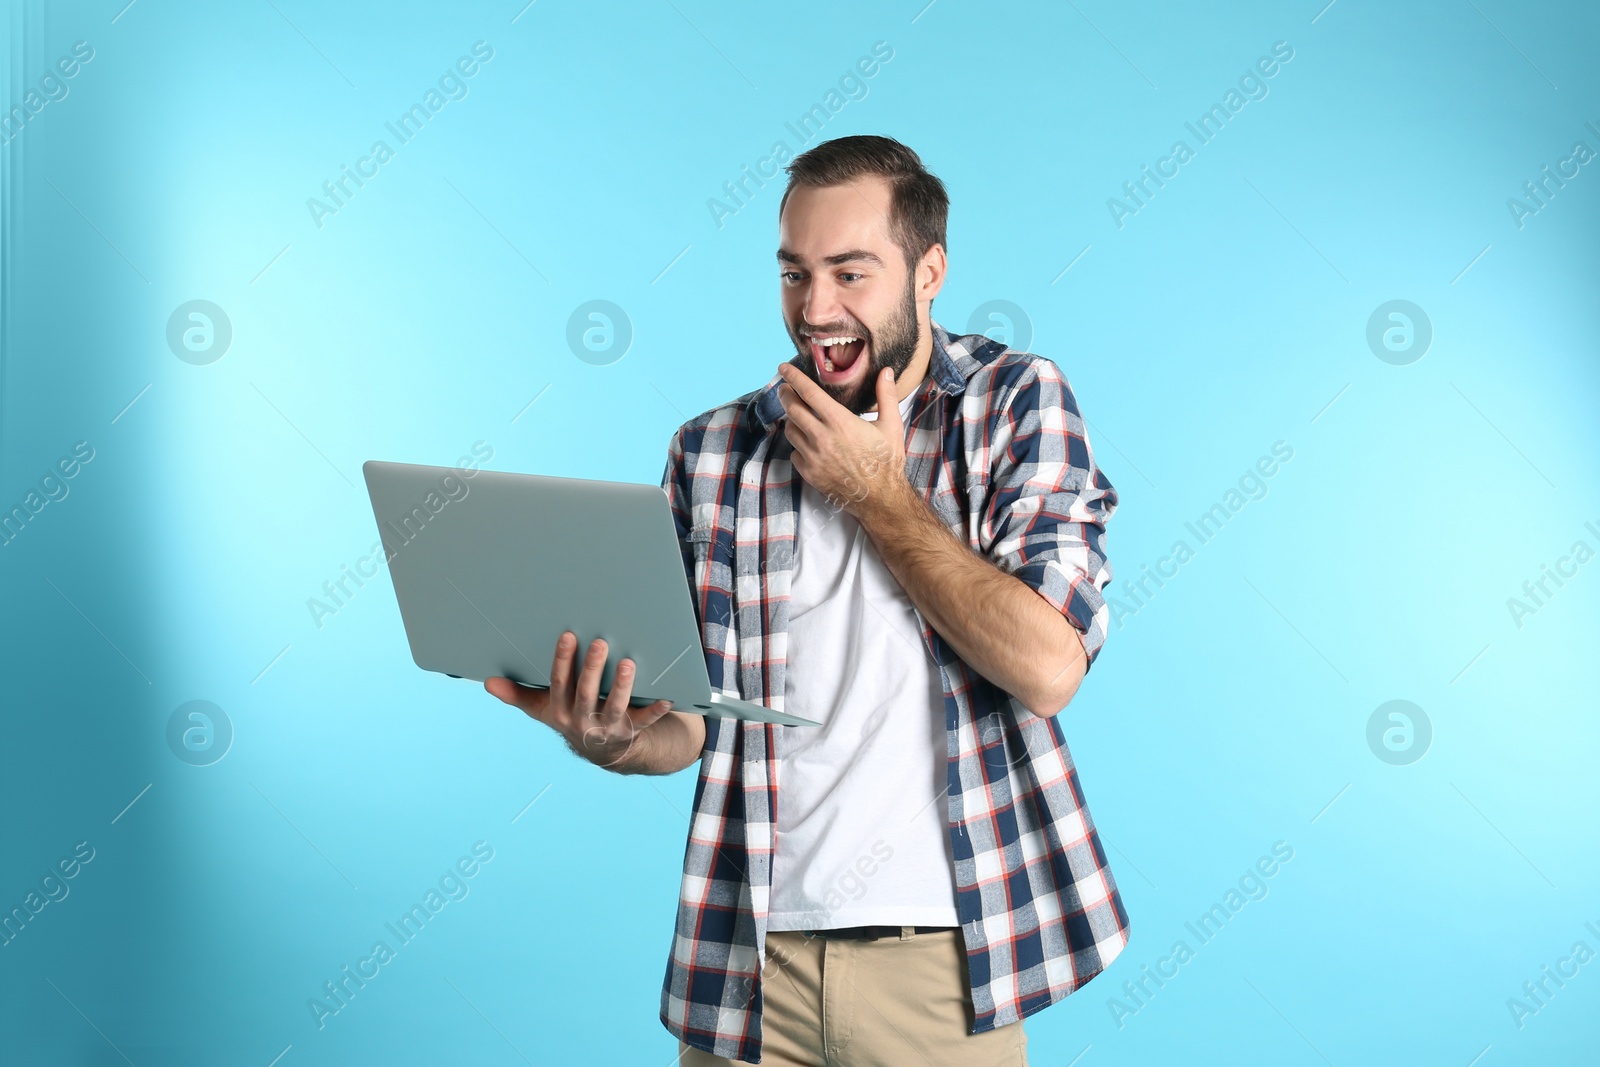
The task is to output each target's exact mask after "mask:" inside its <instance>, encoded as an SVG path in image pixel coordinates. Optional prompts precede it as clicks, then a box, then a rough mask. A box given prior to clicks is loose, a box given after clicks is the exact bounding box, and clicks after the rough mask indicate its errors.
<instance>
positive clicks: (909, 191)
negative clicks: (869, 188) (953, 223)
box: [778, 134, 950, 268]
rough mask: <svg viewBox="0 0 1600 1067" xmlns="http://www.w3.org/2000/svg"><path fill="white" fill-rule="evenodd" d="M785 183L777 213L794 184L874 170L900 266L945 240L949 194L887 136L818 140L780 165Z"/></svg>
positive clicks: (834, 180) (842, 179)
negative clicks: (884, 193)
mask: <svg viewBox="0 0 1600 1067" xmlns="http://www.w3.org/2000/svg"><path fill="white" fill-rule="evenodd" d="M784 170H785V171H787V172H788V174H789V185H788V188H786V189H784V191H783V199H782V200H780V201H779V202H778V217H779V218H780V219H781V218H782V217H783V206H784V205H785V204H787V203H788V202H789V194H790V193H791V192H793V191H794V188H795V186H797V185H809V186H814V187H819V186H828V185H844V184H845V183H847V182H851V181H854V180H855V179H856V178H860V177H863V176H865V175H869V174H876V175H879V176H880V177H883V178H887V179H888V181H889V189H890V195H889V232H890V234H891V236H892V237H893V238H894V242H895V243H896V244H898V245H899V246H900V250H901V252H903V253H904V254H905V257H906V266H907V267H908V268H912V267H915V266H916V263H917V261H918V260H919V259H921V258H922V254H923V253H924V252H926V251H927V250H928V249H929V248H932V247H933V246H934V245H939V246H941V247H943V248H944V249H946V250H947V251H948V250H949V247H950V246H949V245H948V244H946V243H945V220H946V218H947V217H948V216H949V214H950V197H949V195H948V194H947V193H946V192H945V188H944V183H943V182H941V181H940V180H939V179H938V177H936V176H935V175H934V174H932V173H931V172H930V171H928V170H927V168H925V167H924V166H923V165H922V159H921V158H920V157H919V156H918V155H917V154H916V153H915V152H913V151H912V150H911V149H909V148H907V147H906V146H905V145H903V144H901V143H900V142H899V141H896V140H895V139H894V138H892V137H879V136H876V135H874V134H858V135H855V136H851V137H836V138H834V139H833V140H831V141H823V142H822V143H821V144H819V145H817V146H816V147H815V148H811V149H808V150H807V151H805V152H802V153H800V154H799V155H798V156H796V157H795V158H794V160H793V161H792V162H790V164H789V165H788V166H787V167H785V168H784Z"/></svg>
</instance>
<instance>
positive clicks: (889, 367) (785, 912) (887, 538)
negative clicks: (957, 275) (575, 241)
mask: <svg viewBox="0 0 1600 1067" xmlns="http://www.w3.org/2000/svg"><path fill="white" fill-rule="evenodd" d="M787 170H788V173H789V185H788V189H787V190H786V192H785V193H784V197H783V201H782V203H781V204H780V205H779V246H778V268H779V274H780V282H779V286H780V293H781V297H782V305H783V314H784V321H785V325H786V326H787V328H788V332H789V335H790V337H791V338H792V339H793V341H794V344H795V348H796V350H797V354H796V355H795V356H794V357H793V358H791V359H790V360H789V361H788V362H787V363H785V364H783V365H781V366H780V367H779V368H778V373H777V374H776V375H774V377H773V378H772V379H770V380H769V381H768V382H767V384H766V385H765V386H763V387H762V388H761V389H758V390H755V391H753V392H750V393H746V394H745V395H743V396H741V397H739V398H738V399H736V400H734V401H731V402H730V403H727V404H724V405H722V406H720V407H717V408H714V409H712V410H711V411H708V412H705V413H704V414H702V415H699V416H697V417H696V418H694V419H691V420H690V421H689V422H687V423H686V424H684V425H683V426H682V427H680V428H679V430H678V432H677V433H676V434H675V435H674V436H673V438H672V441H671V444H670V445H669V448H668V461H667V468H666V472H665V476H664V478H663V481H662V485H663V488H664V489H665V490H666V491H667V493H668V495H669V497H670V500H671V504H672V512H673V515H674V516H675V518H676V521H677V525H678V535H679V538H680V541H681V543H682V548H683V552H684V566H685V568H686V570H687V572H688V575H689V579H690V584H691V589H692V590H693V592H694V595H695V603H696V609H697V612H698V614H699V619H700V624H701V638H702V643H703V644H704V651H705V655H706V661H707V665H708V667H709V668H710V673H711V684H712V685H713V686H716V687H718V688H719V689H721V690H722V691H724V692H727V693H729V694H734V695H738V696H740V697H742V698H744V699H746V700H754V701H757V702H760V703H764V704H767V705H768V706H770V707H773V708H777V709H781V710H787V711H792V712H795V713H798V714H801V715H805V716H807V717H809V718H812V719H815V720H817V721H819V722H821V723H822V726H821V727H818V728H803V727H785V726H774V725H770V724H763V723H750V722H740V721H737V720H733V719H719V718H712V719H707V718H703V717H701V716H696V715H689V714H685V713H682V712H677V711H669V710H668V709H667V707H666V706H665V704H664V703H661V702H658V703H657V704H653V705H649V706H644V707H638V708H630V707H629V706H628V696H629V690H630V686H631V683H632V665H631V663H630V662H629V661H627V660H623V661H622V662H621V663H620V664H619V665H618V669H617V678H616V685H615V687H614V689H613V691H612V693H611V694H610V695H609V697H608V698H607V699H606V700H605V701H601V700H599V697H598V687H599V679H600V673H601V670H602V669H603V667H604V664H605V661H606V651H605V646H604V643H603V642H601V641H596V642H594V643H593V644H591V646H590V647H589V649H588V651H587V654H586V657H585V659H584V662H583V664H582V665H581V668H580V667H579V666H578V665H577V664H576V663H575V655H576V645H577V641H576V637H575V636H574V635H573V634H571V633H570V632H569V633H567V634H563V635H562V639H561V643H560V644H559V645H558V647H557V650H556V656H555V661H554V664H553V669H552V684H551V688H550V689H549V690H548V691H533V690H526V689H521V688H519V687H517V686H515V685H513V684H512V683H511V682H509V681H508V680H506V679H499V678H497V679H490V681H489V682H487V683H485V684H486V687H487V688H488V689H489V691H490V692H491V693H493V694H494V695H496V696H498V697H499V698H500V699H502V700H505V701H506V702H507V703H512V704H515V705H517V706H519V707H521V708H522V709H523V710H524V711H526V712H527V713H528V714H529V715H532V716H533V717H534V718H537V719H539V720H540V721H542V722H546V723H548V724H550V725H551V726H552V727H554V728H555V729H557V730H558V731H559V732H560V733H561V734H562V735H563V736H564V737H565V738H566V739H567V742H568V743H569V745H571V746H572V748H573V750H574V751H575V752H577V753H578V754H579V755H582V756H584V757H585V758H587V759H590V760H593V761H594V762H596V763H598V764H600V765H602V766H607V767H609V768H610V769H612V770H615V771H619V772H622V773H642V774H667V773H672V772H675V771H678V770H681V769H683V768H685V767H687V766H689V765H690V764H692V763H693V762H694V761H695V760H697V759H698V760H700V777H699V781H698V783H697V785H696V788H695V799H694V813H693V815H692V817H691V822H690V827H689V841H688V846H687V848H686V850H685V855H684V870H683V882H682V888H681V891H680V896H679V904H678V919H677V929H676V933H675V935H674V938H673V944H672V951H671V955H670V958H669V960H668V963H667V972H666V978H665V982H664V984H663V989H662V998H661V1019H662V1022H663V1024H664V1025H665V1026H666V1027H667V1029H668V1030H669V1031H670V1032H672V1033H673V1034H674V1035H676V1036H677V1037H678V1038H679V1039H680V1051H681V1053H682V1057H681V1061H680V1062H681V1063H682V1064H683V1065H684V1067H699V1065H708V1064H727V1063H729V1062H730V1061H731V1060H735V1059H736V1060H742V1061H746V1062H752V1063H754V1062H760V1063H764V1064H778V1065H791V1064H808V1065H818V1067H820V1065H823V1064H843V1063H849V1064H895V1065H909V1064H921V1063H928V1064H932V1065H942V1064H961V1065H963V1067H985V1065H991V1064H992V1065H1001V1064H1005V1065H1018V1064H1026V1051H1025V1050H1026V1038H1025V1036H1024V1034H1023V1026H1022V1018H1023V1016H1025V1015H1029V1014H1031V1013H1033V1012H1035V1011H1038V1010H1040V1009H1042V1008H1045V1007H1047V1006H1049V1005H1050V1004H1052V1003H1054V1002H1056V1001H1058V1000H1060V999H1062V998H1064V997H1066V996H1067V995H1068V994H1070V993H1072V992H1073V991H1074V990H1076V989H1078V988H1079V987H1080V986H1082V985H1083V983H1085V982H1087V981H1088V980H1089V979H1090V978H1092V977H1094V976H1095V975H1096V974H1098V973H1099V972H1100V971H1102V970H1103V969H1105V967H1106V966H1107V965H1108V964H1109V963H1110V962H1111V960H1112V959H1114V958H1115V957H1116V956H1117V954H1118V953H1119V952H1121V951H1122V949H1123V947H1124V946H1125V945H1126V944H1127V939H1128V917H1127V914H1126V912H1125V910H1124V909H1123V905H1122V900H1121V898H1120V896H1119V895H1118V892H1117V888H1116V883H1115V881H1114V880H1113V879H1112V876H1111V872H1110V870H1109V869H1108V867H1107V864H1106V857H1105V852H1104V851H1103V849H1102V848H1101V845H1100V841H1099V837H1098V835H1097V834H1096V832H1095V829H1094V824H1093V822H1092V820H1091V819H1090V817H1089V811H1088V808H1087V806H1086V805H1085V802H1084V799H1083V794H1082V791H1081V789H1080V788H1079V785H1078V780H1077V775H1076V772H1075V770H1074V767H1073V763H1072V758H1071V756H1070V754H1069V753H1068V750H1067V744H1066V741H1065V738H1064V736H1063V733H1062V730H1061V725H1060V723H1059V722H1058V720H1057V719H1056V714H1057V713H1058V712H1059V711H1060V710H1061V709H1062V708H1063V707H1065V706H1066V705H1067V703H1068V701H1070V700H1071V699H1072V697H1073V694H1074V693H1075V692H1076V691H1077V688H1078V685H1079V683H1080V682H1081V681H1082V680H1083V677H1084V674H1085V672H1086V671H1087V670H1088V667H1089V664H1090V663H1091V662H1092V660H1093V659H1094V657H1095V656H1096V654H1098V652H1099V650H1100V646H1101V644H1102V643H1103V641H1104V640H1105V636H1106V623H1107V620H1108V614H1109V613H1108V611H1107V608H1106V606H1105V602H1104V600H1103V598H1102V590H1103V589H1104V587H1105V586H1106V584H1107V583H1108V582H1109V581H1110V580H1111V570H1110V567H1109V565H1108V564H1107V562H1106V559H1105V554H1104V550H1103V537H1104V527H1105V523H1106V521H1107V520H1108V519H1109V518H1110V516H1111V514H1112V512H1113V510H1114V509H1115V508H1116V504H1117V496H1116V492H1115V490H1114V489H1113V488H1112V486H1111V483H1110V482H1109V481H1108V480H1107V479H1106V478H1105V476H1104V475H1103V474H1102V473H1101V472H1100V471H1099V469H1098V468H1097V467H1096V466H1095V462H1094V458H1093V455H1092V453H1091V451H1090V449H1089V443H1088V437H1087V434H1086V432H1085V428H1084V423H1083V419H1082V418H1081V416H1080V415H1079V413H1078V408H1077V404H1076V401H1075V400H1074V398H1073V395H1072V391H1071V389H1070V388H1069V387H1068V384H1067V381H1066V379H1065V378H1064V377H1063V375H1062V373H1061V370H1060V368H1058V367H1057V366H1056V365H1055V364H1054V363H1052V362H1050V361H1049V360H1046V359H1043V358H1041V357H1038V356H1035V355H1030V354H1027V353H1023V352H1016V351H1013V350H1011V349H1009V348H1006V347H1005V346H1004V345H1002V344H1000V343H998V342H994V341H991V340H989V339H988V338H986V337H984V336H982V335H977V334H972V335H965V336H955V335H953V334H951V333H949V332H948V331H946V330H944V329H943V328H942V327H940V326H939V325H938V324H937V323H936V322H934V321H933V320H932V318H931V317H930V316H931V307H932V302H933V299H934V297H935V296H937V295H938V293H939V290H940V288H941V286H942V285H943V283H944V278H945V248H946V240H945V219H946V214H947V208H948V201H947V198H946V194H945V190H944V186H943V184H942V183H941V182H940V181H939V179H938V178H936V177H934V176H933V175H932V174H930V173H928V172H927V171H926V170H925V169H924V168H923V166H922V163H921V160H920V159H919V158H918V157H917V155H916V153H915V152H913V151H911V150H910V149H909V148H907V147H905V146H904V145H902V144H900V143H898V142H896V141H893V140H890V139H888V138H885V137H844V138H839V139H837V140H834V141H828V142H825V143H822V144H819V145H817V146H816V147H815V148H813V149H811V150H810V151H808V152H806V153H804V154H803V155H801V156H799V157H797V158H796V159H795V160H794V161H793V162H792V163H790V164H789V166H788V168H787ZM575 671H576V672H577V673H576V674H575Z"/></svg>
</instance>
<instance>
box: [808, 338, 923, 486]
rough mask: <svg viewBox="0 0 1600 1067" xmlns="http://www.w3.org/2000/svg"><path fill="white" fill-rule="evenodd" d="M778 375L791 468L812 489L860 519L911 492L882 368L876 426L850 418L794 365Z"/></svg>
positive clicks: (891, 383) (895, 405) (896, 408)
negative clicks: (790, 453) (791, 446)
mask: <svg viewBox="0 0 1600 1067" xmlns="http://www.w3.org/2000/svg"><path fill="white" fill-rule="evenodd" d="M778 373H779V374H780V375H781V376H782V378H783V384H782V385H780V386H779V387H778V399H779V400H781V401H782V402H783V410H784V418H785V421H784V433H785V434H786V435H787V436H788V438H789V442H790V443H791V444H792V445H794V457H793V462H794V467H795V470H796V471H797V472H798V473H799V475H800V477H802V478H804V479H805V480H806V482H807V483H808V484H809V485H810V486H811V487H812V488H813V489H815V490H816V491H817V492H819V493H821V494H822V495H823V496H824V497H826V498H827V499H828V501H829V502H830V503H832V504H835V505H837V506H839V507H842V508H843V509H844V510H845V511H848V512H850V513H851V514H852V515H857V516H859V515H860V514H861V513H862V512H863V511H867V510H869V509H872V508H876V507H879V506H881V505H883V504H885V503H889V502H892V501H894V500H895V499H896V497H897V496H898V495H899V494H903V493H904V492H905V490H906V489H908V488H909V487H910V483H909V482H908V481H907V480H906V450H905V434H906V431H905V425H904V424H903V423H902V422H901V421H900V401H899V399H898V398H897V397H896V396H895V380H894V372H893V371H891V370H890V369H889V368H887V367H885V368H883V369H882V370H880V371H879V372H878V379H877V382H876V383H875V385H876V388H877V393H878V418H877V421H876V422H871V421H868V420H867V419H863V418H861V417H860V416H859V415H856V414H854V413H852V412H851V411H850V409H848V408H846V407H845V406H844V405H843V404H841V403H839V402H838V401H837V400H835V399H833V397H831V396H829V395H828V392H827V391H826V390H825V389H823V388H822V387H821V386H820V385H818V384H817V383H816V382H814V381H812V380H811V378H810V377H808V376H807V375H806V373H805V372H804V371H802V370H800V369H799V368H798V367H796V366H795V365H794V364H792V363H784V364H783V365H781V366H780V367H779V368H778Z"/></svg>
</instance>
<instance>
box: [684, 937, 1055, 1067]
mask: <svg viewBox="0 0 1600 1067" xmlns="http://www.w3.org/2000/svg"><path fill="white" fill-rule="evenodd" d="M762 990H763V996H762V1011H761V1023H762V1025H761V1034H762V1043H761V1067H923V1065H924V1064H926V1065H927V1067H957V1065H959V1067H1027V1063H1028V1056H1027V1048H1028V1039H1027V1036H1026V1035H1025V1034H1024V1033H1023V1031H1022V1023H1021V1022H1014V1023H1010V1024H1009V1025H1006V1026H1002V1027H999V1028H998V1029H995V1030H990V1031H987V1032H985V1033H982V1034H978V1035H976V1036H974V1035H973V1034H971V1033H969V1031H970V1030H971V1028H972V1001H971V996H970V994H969V993H968V991H967V955H966V949H965V947H964V945H963V943H962V939H961V931H960V930H957V929H952V930H946V931H940V932H938V933H921V934H919V933H916V932H915V931H914V929H913V928H912V927H909V926H907V927H904V928H902V930H901V933H900V936H899V937H898V938H895V937H888V938H880V939H879V940H877V941H836V940H828V939H826V938H821V937H809V936H807V935H806V934H803V933H799V932H797V931H787V930H784V931H773V932H770V933H768V934H767V950H766V967H765V969H764V970H763V972H762ZM678 1047H679V1051H680V1053H681V1058H680V1059H679V1061H678V1062H679V1064H680V1065H681V1067H713V1065H717V1067H727V1065H732V1064H736V1063H737V1061H734V1060H727V1059H723V1058H722V1057H720V1056H712V1055H710V1054H708V1053H705V1052H702V1051H700V1050H699V1049H694V1048H690V1047H689V1046H687V1045H685V1044H683V1043H682V1042H681V1041H680V1042H679V1043H678Z"/></svg>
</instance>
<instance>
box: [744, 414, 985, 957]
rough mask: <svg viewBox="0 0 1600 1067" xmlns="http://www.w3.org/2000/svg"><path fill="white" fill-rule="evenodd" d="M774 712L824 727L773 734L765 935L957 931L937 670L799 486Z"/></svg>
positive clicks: (872, 562) (891, 594)
mask: <svg viewBox="0 0 1600 1067" xmlns="http://www.w3.org/2000/svg"><path fill="white" fill-rule="evenodd" d="M913 395H914V394H913ZM911 400H912V398H911V397H909V396H908V397H906V398H905V399H904V400H902V401H901V402H900V417H901V418H902V419H904V418H905V417H906V415H907V414H908V413H909V411H910V407H911ZM862 418H865V419H868V420H874V419H876V418H877V413H876V412H868V413H867V414H865V415H863V416H862ZM783 706H784V710H786V711H790V712H793V713H794V714H796V715H804V716H806V717H807V718H810V719H815V720H817V721H818V722H820V723H822V725H821V726H819V727H780V728H779V729H778V731H777V737H778V743H777V755H778V802H777V820H776V828H775V829H776V835H777V836H776V846H775V851H774V854H773V859H772V895H771V898H770V915H769V919H768V928H769V929H772V930H810V929H827V928H829V927H839V926H863V925H888V926H901V925H906V926H910V925H925V926H959V925H960V924H961V921H960V918H959V916H958V913H957V911H956V893H955V878H954V857H953V855H952V852H951V847H950V835H949V831H948V830H947V828H946V821H945V820H946V813H947V800H946V797H945V787H946V783H947V777H946V766H947V755H946V753H947V740H946V734H945V711H944V688H943V685H942V684H941V682H940V679H939V668H938V665H937V664H935V663H934V662H933V659H932V657H931V656H929V654H928V651H927V649H926V648H925V647H924V646H923V643H922V632H921V624H920V622H919V621H918V618H917V615H916V614H915V611H914V608H913V606H912V603H911V598H910V597H909V596H907V595H906V592H905V590H904V589H902V588H901V587H900V584H899V583H898V582H897V581H896V580H895V578H894V575H892V574H891V573H890V572H889V569H888V567H886V566H885V565H884V563H883V560H882V558H881V557H880V556H879V555H878V551H877V548H876V547H875V546H874V545H873V543H872V539H871V538H870V537H868V536H867V534H866V531H864V530H862V529H861V524H860V523H859V522H857V521H856V519H855V518H854V517H853V516H851V515H850V514H848V513H847V512H845V511H844V510H842V509H838V508H834V507H833V506H831V505H830V504H829V503H828V501H827V499H826V498H825V497H823V496H822V494H820V493H818V492H817V491H816V490H815V489H813V488H812V487H811V486H810V485H809V484H807V483H806V482H804V481H803V480H802V482H801V488H800V517H799V526H798V529H797V531H796V534H795V572H794V577H793V580H792V583H791V585H790V589H789V662H788V664H787V666H786V669H785V682H784V690H783Z"/></svg>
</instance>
